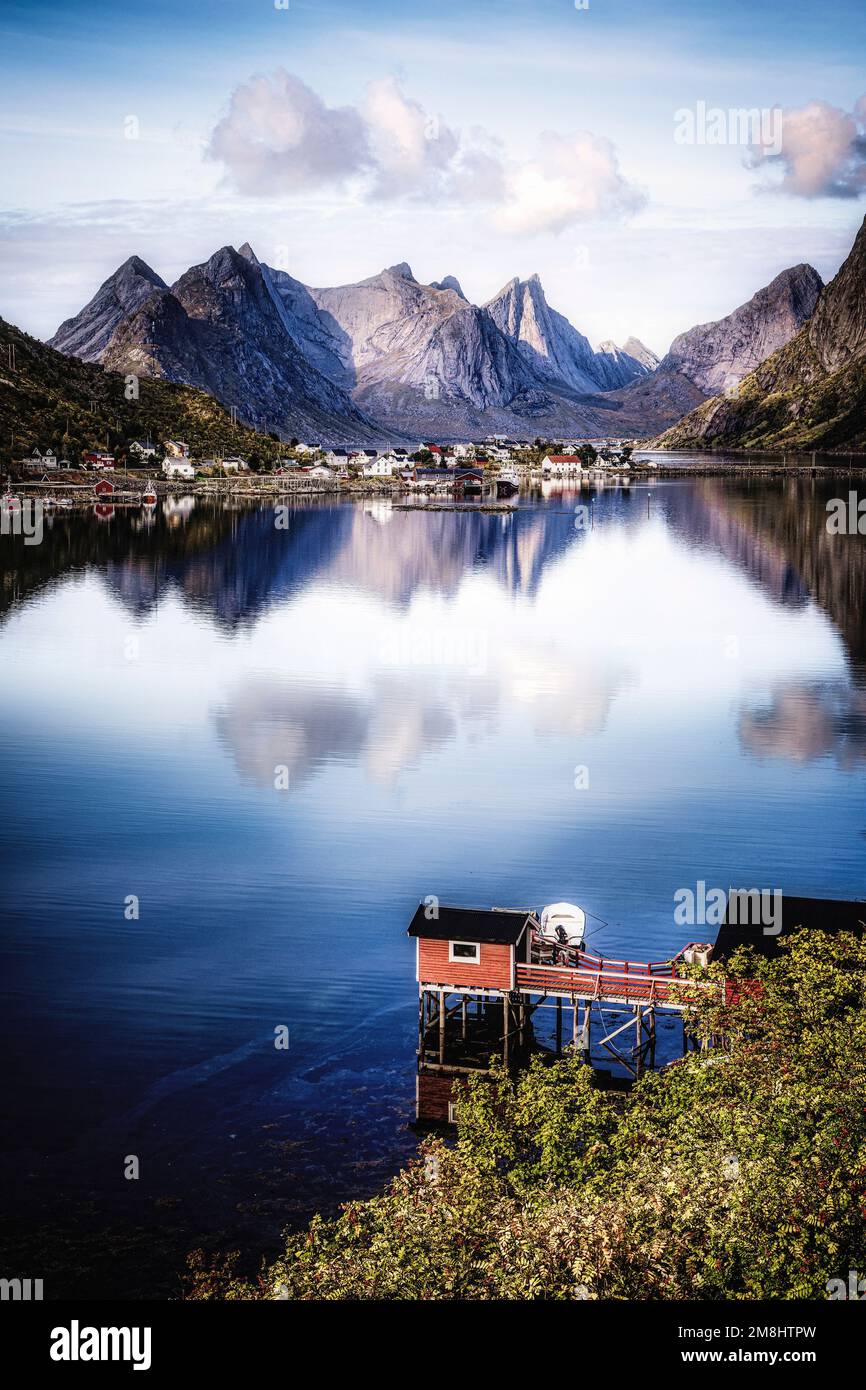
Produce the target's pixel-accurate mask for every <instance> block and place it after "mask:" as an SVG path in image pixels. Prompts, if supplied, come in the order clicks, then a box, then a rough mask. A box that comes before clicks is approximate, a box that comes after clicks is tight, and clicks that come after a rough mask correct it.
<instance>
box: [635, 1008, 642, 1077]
mask: <svg viewBox="0 0 866 1390" xmlns="http://www.w3.org/2000/svg"><path fill="white" fill-rule="evenodd" d="M642 1012H643V1011H642V1009H641V1006H640V1004H635V1006H634V1031H635V1035H636V1037H637V1053H636V1056H635V1067H634V1069H635V1075H636V1076H637V1077H638V1079H640V1075H641V1072H642V1071H643V1018H642Z"/></svg>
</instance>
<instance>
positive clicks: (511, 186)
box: [500, 131, 646, 232]
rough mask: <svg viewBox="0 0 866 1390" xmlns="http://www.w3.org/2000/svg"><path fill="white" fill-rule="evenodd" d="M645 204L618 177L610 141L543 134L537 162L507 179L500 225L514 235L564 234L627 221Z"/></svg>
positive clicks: (637, 192) (581, 134) (587, 135)
mask: <svg viewBox="0 0 866 1390" xmlns="http://www.w3.org/2000/svg"><path fill="white" fill-rule="evenodd" d="M645 202H646V196H645V194H644V193H642V192H641V190H640V189H638V188H636V187H635V186H634V185H633V184H631V183H629V182H628V180H627V179H625V178H624V177H623V175H622V174H621V173H620V169H619V162H618V160H617V156H616V150H615V149H614V147H613V145H612V144H611V142H610V141H609V140H606V139H604V138H603V137H602V136H600V135H592V134H590V133H589V131H580V132H579V133H578V134H576V135H557V134H555V133H554V132H553V131H545V132H544V133H543V134H542V135H541V136H540V137H539V142H538V152H537V155H536V157H535V158H534V159H530V160H527V161H526V162H525V163H523V164H519V165H517V166H516V167H514V168H512V169H510V170H509V172H508V174H507V176H506V196H505V200H504V203H503V206H502V210H501V214H500V222H501V225H502V226H504V227H505V228H506V229H507V230H508V231H514V232H561V231H563V230H564V229H565V228H566V227H570V226H573V225H574V224H575V223H579V222H586V221H594V220H598V219H603V218H617V217H623V216H627V215H628V214H629V213H633V212H637V211H638V210H639V209H640V208H641V207H642V206H643V204H644V203H645Z"/></svg>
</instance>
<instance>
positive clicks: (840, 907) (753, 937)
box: [713, 894, 866, 960]
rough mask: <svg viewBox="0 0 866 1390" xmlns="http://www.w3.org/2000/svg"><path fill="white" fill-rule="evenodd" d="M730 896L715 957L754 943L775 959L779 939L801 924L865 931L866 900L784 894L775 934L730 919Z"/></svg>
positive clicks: (811, 927)
mask: <svg viewBox="0 0 866 1390" xmlns="http://www.w3.org/2000/svg"><path fill="white" fill-rule="evenodd" d="M732 915H733V914H732V912H731V903H730V899H729V901H728V908H727V911H726V913H725V920H724V922H723V923H722V925H721V926H720V927H719V934H718V936H717V937H716V944H715V947H714V949H713V959H714V960H726V959H727V957H728V956H729V955H731V953H732V952H733V951H734V950H736V948H737V947H738V946H751V947H752V948H753V949H754V950H755V952H756V953H757V954H758V955H759V956H764V957H765V959H768V960H769V959H773V958H774V957H775V956H778V955H779V942H780V940H781V939H782V937H783V936H790V934H791V933H792V932H794V931H796V930H797V929H798V928H799V927H805V928H806V929H807V930H809V931H812V930H815V931H826V932H834V933H835V932H840V931H851V932H858V933H859V932H861V931H862V928H861V927H860V925H859V924H860V923H861V922H866V902H844V901H843V900H842V899H839V898H792V897H788V896H787V894H783V895H782V930H781V931H780V932H778V933H777V934H776V935H775V936H765V935H764V930H763V927H761V926H760V925H759V926H752V925H750V924H748V923H747V924H740V923H738V922H732V921H730V920H729V919H730V917H731V916H732Z"/></svg>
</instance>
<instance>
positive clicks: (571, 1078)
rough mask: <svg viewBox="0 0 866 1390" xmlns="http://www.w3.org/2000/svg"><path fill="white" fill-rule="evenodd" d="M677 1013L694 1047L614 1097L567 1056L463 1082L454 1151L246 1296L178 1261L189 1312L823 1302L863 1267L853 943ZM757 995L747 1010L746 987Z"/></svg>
mask: <svg viewBox="0 0 866 1390" xmlns="http://www.w3.org/2000/svg"><path fill="white" fill-rule="evenodd" d="M725 975H726V977H727V979H728V980H737V979H739V980H742V981H743V982H744V983H743V986H742V988H741V989H738V990H737V989H735V990H731V991H725V990H723V989H721V988H720V990H719V992H718V994H713V995H711V994H709V993H707V992H704V993H703V994H702V995H697V994H696V997H695V1009H694V1012H693V1013H692V1015H691V1017H690V1020H689V1021H690V1026H691V1028H692V1029H693V1030H694V1032H695V1034H696V1036H697V1037H698V1038H700V1039H701V1040H702V1041H703V1042H707V1043H708V1042H710V1040H711V1039H715V1040H716V1041H717V1040H718V1039H719V1038H720V1037H723V1038H724V1039H725V1045H724V1046H723V1047H719V1046H718V1045H716V1046H715V1047H713V1048H711V1050H710V1051H703V1050H701V1051H691V1052H689V1053H688V1054H687V1055H686V1056H685V1057H684V1058H683V1059H682V1060H681V1061H678V1062H675V1063H674V1064H673V1065H671V1066H669V1067H666V1068H665V1069H664V1070H663V1071H660V1072H654V1073H651V1074H647V1075H645V1076H644V1078H643V1079H642V1080H641V1081H640V1082H638V1083H637V1084H636V1085H635V1086H634V1088H633V1089H632V1091H631V1092H630V1094H629V1095H628V1096H627V1097H621V1096H616V1095H614V1094H611V1093H609V1092H603V1091H599V1090H597V1089H595V1087H594V1086H593V1083H592V1075H591V1072H590V1069H589V1068H588V1067H586V1066H584V1065H583V1064H582V1062H581V1060H580V1057H579V1056H578V1055H577V1054H573V1055H572V1056H571V1057H570V1058H569V1059H567V1060H563V1061H560V1062H557V1063H554V1064H553V1065H546V1064H545V1062H544V1061H543V1060H542V1059H541V1058H536V1060H535V1061H534V1063H533V1065H532V1067H531V1068H530V1069H529V1070H528V1071H525V1072H523V1073H521V1075H520V1076H519V1078H518V1079H517V1080H516V1082H512V1081H511V1080H510V1079H509V1077H508V1076H507V1075H506V1073H505V1072H504V1071H503V1070H502V1068H497V1069H495V1070H494V1072H493V1074H492V1076H490V1077H484V1076H478V1077H472V1078H470V1080H469V1084H468V1087H467V1089H466V1091H464V1092H463V1093H462V1098H461V1099H460V1101H459V1103H458V1119H459V1127H458V1134H457V1140H456V1143H454V1144H450V1145H449V1144H445V1143H443V1142H441V1141H433V1142H431V1143H429V1144H428V1145H427V1146H426V1147H425V1149H424V1151H423V1153H422V1157H421V1159H420V1161H418V1162H414V1163H412V1164H410V1166H409V1167H408V1168H406V1169H404V1170H403V1172H402V1173H400V1174H399V1176H398V1177H396V1178H395V1179H394V1181H393V1182H392V1183H391V1184H390V1186H389V1187H388V1188H387V1189H386V1191H385V1192H384V1193H383V1194H382V1195H381V1196H379V1197H376V1198H373V1199H372V1200H368V1201H355V1202H351V1203H348V1204H347V1205H345V1206H344V1207H343V1209H342V1213H341V1215H340V1216H339V1217H337V1218H336V1219H330V1220H323V1219H321V1218H317V1219H315V1220H314V1221H313V1223H312V1224H311V1226H310V1227H309V1228H308V1229H307V1230H306V1231H303V1232H301V1233H299V1234H290V1235H289V1236H288V1237H287V1241H286V1248H285V1252H284V1253H283V1255H282V1256H281V1258H279V1259H278V1260H277V1261H276V1262H275V1263H274V1264H273V1265H271V1266H270V1268H267V1269H266V1270H265V1271H264V1272H263V1273H262V1275H261V1277H259V1278H258V1279H256V1280H254V1281H248V1280H244V1279H243V1278H240V1277H237V1276H236V1275H235V1273H234V1270H233V1261H232V1257H231V1256H229V1257H227V1258H224V1259H222V1260H220V1259H214V1258H213V1257H208V1256H206V1255H204V1254H203V1253H202V1252H196V1253H195V1254H194V1255H193V1256H192V1258H191V1261H190V1265H191V1276H192V1277H191V1291H190V1296H191V1297H193V1298H196V1299H211V1298H229V1299H235V1298H261V1299H278V1298H283V1299H286V1298H288V1299H289V1300H291V1299H316V1300H321V1299H326V1300H334V1299H347V1300H352V1301H357V1300H370V1299H423V1300H428V1299H447V1300H454V1299H458V1300H470V1299H480V1300H489V1299H517V1300H526V1299H548V1300H550V1299H561V1300H569V1299H580V1300H584V1299H626V1300H638V1299H649V1300H660V1299H677V1300H695V1299H696V1300H720V1299H745V1300H752V1299H757V1298H776V1299H791V1298H808V1299H821V1300H823V1299H826V1298H827V1297H828V1296H829V1297H835V1298H838V1297H839V1289H840V1287H842V1288H843V1289H844V1288H845V1287H846V1286H847V1280H848V1272H849V1270H859V1271H862V1270H863V1269H864V1267H866V1063H864V1057H866V943H864V941H863V939H862V933H861V934H860V935H859V936H854V935H851V934H844V933H840V934H839V935H838V936H835V937H833V936H825V935H824V933H822V932H815V931H803V932H799V933H797V934H796V935H794V936H793V937H792V938H791V939H790V943H789V944H787V945H786V947H785V953H784V955H783V956H782V957H781V958H780V959H779V960H776V961H770V962H767V961H762V960H751V959H749V957H748V955H747V954H745V953H739V954H738V956H737V957H735V959H734V960H733V961H732V962H729V964H728V968H727V971H725V970H724V968H723V966H722V965H721V964H717V965H715V966H710V968H709V971H708V972H707V974H706V975H705V976H703V978H704V979H705V980H706V979H715V980H717V981H719V983H720V984H721V982H722V979H723V976H725ZM755 980H757V981H758V982H759V986H758V987H757V988H756V987H755V985H754V984H750V983H746V982H749V981H755Z"/></svg>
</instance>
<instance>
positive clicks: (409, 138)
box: [363, 77, 460, 198]
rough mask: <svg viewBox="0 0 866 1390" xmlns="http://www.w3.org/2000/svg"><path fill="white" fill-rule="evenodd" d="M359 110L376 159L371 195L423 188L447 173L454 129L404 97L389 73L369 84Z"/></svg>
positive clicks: (455, 149)
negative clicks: (362, 106)
mask: <svg viewBox="0 0 866 1390" xmlns="http://www.w3.org/2000/svg"><path fill="white" fill-rule="evenodd" d="M363 113H364V117H365V118H366V121H367V125H368V130H369V134H370V144H371V147H372V150H373V154H374V157H375V163H376V177H375V182H374V184H373V188H372V196H374V197H381V198H393V197H400V196H401V195H403V194H406V193H413V192H419V191H423V190H424V188H425V186H427V185H429V184H431V182H435V180H436V178H437V176H440V175H442V174H447V172H448V170H449V167H450V166H451V164H452V163H453V162H454V160H455V158H456V157H457V155H458V151H459V148H460V144H459V140H458V138H457V136H456V135H455V134H454V131H453V130H451V129H450V127H449V126H447V125H446V124H445V122H444V121H442V120H441V119H440V118H439V117H438V116H431V115H428V113H427V112H426V111H425V110H424V108H423V106H421V105H420V103H419V102H417V101H412V100H411V99H410V98H409V97H407V96H404V94H403V92H402V91H401V89H400V84H399V82H398V81H397V79H396V78H394V77H383V78H381V79H380V80H379V81H378V82H371V83H370V86H369V87H368V89H367V99H366V102H365V104H364V108H363Z"/></svg>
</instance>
